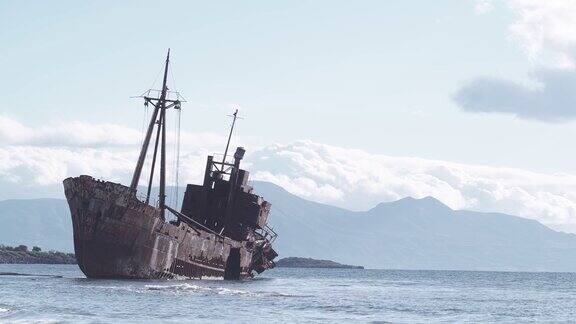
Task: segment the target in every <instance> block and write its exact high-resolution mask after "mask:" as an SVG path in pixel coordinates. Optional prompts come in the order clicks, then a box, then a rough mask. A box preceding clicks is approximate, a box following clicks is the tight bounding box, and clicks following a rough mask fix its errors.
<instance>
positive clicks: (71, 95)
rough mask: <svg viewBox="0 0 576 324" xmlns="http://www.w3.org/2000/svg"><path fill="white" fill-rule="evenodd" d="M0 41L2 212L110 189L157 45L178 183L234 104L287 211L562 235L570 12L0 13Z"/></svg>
mask: <svg viewBox="0 0 576 324" xmlns="http://www.w3.org/2000/svg"><path fill="white" fill-rule="evenodd" d="M0 44H1V45H0V71H2V77H0V89H2V90H3V91H2V93H3V96H2V99H3V100H2V103H3V104H2V105H0V165H1V166H0V189H2V190H1V191H2V193H1V194H0V199H7V198H22V197H36V196H45V195H58V194H60V193H58V194H55V193H53V191H52V189H49V188H53V187H55V186H57V187H59V186H60V182H61V180H62V179H63V178H64V177H67V176H74V175H77V174H79V173H87V174H92V175H95V176H98V177H102V178H105V179H110V180H114V181H123V182H124V181H126V179H128V178H129V175H130V173H131V170H132V168H133V166H134V161H135V154H136V152H137V149H138V145H139V143H140V140H141V135H142V127H143V121H144V119H145V117H146V110H145V109H144V107H143V105H142V102H141V100H139V99H136V98H131V97H132V96H137V95H139V94H141V93H142V92H143V91H145V90H147V89H149V88H150V87H151V86H154V87H158V86H159V84H158V83H159V73H160V71H161V69H162V64H163V60H164V57H165V55H166V51H167V49H168V48H171V76H170V78H169V87H170V88H171V89H172V90H177V91H180V92H181V93H182V94H183V95H184V97H185V98H186V99H187V102H186V103H185V104H184V105H183V110H182V131H183V139H184V143H183V162H182V163H183V165H182V168H183V170H184V171H183V172H182V177H183V178H184V179H183V180H185V181H197V180H198V178H199V177H200V176H201V174H202V168H203V163H204V162H203V161H204V159H205V155H206V154H208V153H211V152H216V151H222V150H223V145H224V140H225V136H226V131H227V128H228V127H229V122H230V121H229V118H228V117H227V116H226V115H228V114H230V113H231V112H232V111H233V109H235V108H236V107H239V108H240V114H241V115H242V116H243V117H244V119H242V120H240V121H239V123H238V127H237V130H236V133H235V136H234V144H238V145H240V144H241V145H244V146H246V148H247V149H248V152H249V156H248V157H247V161H246V162H247V165H249V166H251V168H252V169H251V171H252V172H253V174H254V175H255V176H256V178H258V179H261V180H268V181H272V182H275V183H278V184H280V185H282V186H284V187H285V188H287V189H288V190H289V191H291V192H293V193H296V194H298V195H300V196H303V197H305V198H309V199H313V200H316V201H321V202H326V203H331V204H335V205H339V206H342V207H345V208H350V209H357V210H360V209H367V208H370V207H372V206H374V205H375V204H377V203H378V202H381V201H390V200H394V199H399V198H402V197H403V196H408V195H411V196H416V197H422V196H426V195H432V196H435V197H436V198H438V199H440V200H442V201H443V202H444V203H446V204H448V205H449V206H450V207H452V208H466V209H474V210H482V211H498V212H507V213H512V214H516V215H520V216H524V217H529V218H533V219H537V220H540V221H542V222H543V223H545V224H546V225H549V226H552V227H554V228H557V229H562V230H567V231H576V176H575V174H576V164H575V163H573V162H574V161H576V151H575V150H571V148H572V145H571V144H572V141H573V139H574V138H576V136H575V135H576V125H575V121H574V119H576V108H574V107H575V104H576V97H575V96H576V91H574V90H576V77H575V76H574V72H575V71H574V69H575V67H576V63H575V62H576V2H574V1H568V0H546V1H541V0H501V1H496V0H495V1H489V0H437V1H423V0H421V1H414V0H403V1H242V2H239V1H210V2H207V1H162V2H160V1H138V2H136V1H98V2H78V1H59V2H58V3H46V2H23V1H3V2H1V3H0ZM155 80H156V81H155ZM171 122H173V120H172V121H171ZM250 154H251V155H250ZM312 161H313V163H312ZM43 188H45V189H46V190H43Z"/></svg>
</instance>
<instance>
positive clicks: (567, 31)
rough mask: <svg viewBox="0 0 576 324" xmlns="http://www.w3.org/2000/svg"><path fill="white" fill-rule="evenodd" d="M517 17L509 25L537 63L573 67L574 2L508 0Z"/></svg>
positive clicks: (575, 47) (575, 49)
mask: <svg viewBox="0 0 576 324" xmlns="http://www.w3.org/2000/svg"><path fill="white" fill-rule="evenodd" d="M509 3H510V7H511V8H512V10H513V11H514V12H515V13H516V15H517V20H516V21H515V22H514V23H513V24H512V25H511V26H510V34H511V37H512V38H513V39H514V40H516V41H518V42H519V43H520V44H521V46H522V48H523V49H524V50H525V51H526V53H527V54H528V55H529V57H530V58H531V59H532V60H533V61H534V62H535V63H537V64H538V65H543V66H547V67H552V68H561V69H566V68H568V69H574V67H575V66H576V65H575V63H576V61H575V58H576V56H575V55H576V1H573V0H509Z"/></svg>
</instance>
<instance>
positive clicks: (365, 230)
mask: <svg viewBox="0 0 576 324" xmlns="http://www.w3.org/2000/svg"><path fill="white" fill-rule="evenodd" d="M253 185H254V187H255V190H256V192H257V193H258V194H260V195H262V196H264V197H265V198H266V199H267V200H268V201H270V202H271V203H272V211H271V215H270V218H269V225H270V226H271V227H273V228H274V229H275V231H276V232H278V234H279V237H278V239H277V241H276V242H275V248H276V250H277V251H278V252H279V253H280V256H281V257H288V256H298V257H311V258H317V259H330V260H335V261H338V262H342V263H347V264H354V265H362V266H365V267H367V268H386V269H430V270H499V271H576V235H575V234H569V233H563V232H558V231H554V230H552V229H550V228H548V227H546V226H544V225H542V224H541V223H539V222H537V221H534V220H529V219H526V218H521V217H517V216H511V215H506V214H501V213H481V212H474V211H464V210H452V209H450V208H449V207H447V206H446V205H444V204H442V203H441V202H440V201H438V200H436V199H434V198H432V197H427V198H423V199H414V198H404V199H401V200H398V201H394V202H388V203H381V204H378V205H377V206H375V207H374V208H372V209H370V210H367V211H361V212H357V211H349V210H346V209H342V208H338V207H334V206H330V205H326V204H321V203H317V202H313V201H309V200H306V199H302V198H300V197H297V196H295V195H293V194H290V193H289V192H287V191H286V190H284V189H283V188H281V187H279V186H277V185H274V184H272V183H267V182H254V183H253ZM183 192H184V191H183V189H181V190H180V193H183ZM168 201H170V199H168ZM0 244H8V245H18V244H26V245H29V246H32V245H38V246H40V247H42V248H43V249H44V250H47V249H56V250H61V251H73V243H72V228H71V221H70V213H69V210H68V206H67V203H66V201H65V200H64V199H13V200H5V201H0Z"/></svg>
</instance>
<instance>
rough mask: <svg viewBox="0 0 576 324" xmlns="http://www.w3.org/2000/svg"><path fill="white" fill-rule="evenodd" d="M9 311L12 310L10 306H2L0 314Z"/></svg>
mask: <svg viewBox="0 0 576 324" xmlns="http://www.w3.org/2000/svg"><path fill="white" fill-rule="evenodd" d="M9 311H10V309H8V308H3V307H0V314H2V313H8V312H9Z"/></svg>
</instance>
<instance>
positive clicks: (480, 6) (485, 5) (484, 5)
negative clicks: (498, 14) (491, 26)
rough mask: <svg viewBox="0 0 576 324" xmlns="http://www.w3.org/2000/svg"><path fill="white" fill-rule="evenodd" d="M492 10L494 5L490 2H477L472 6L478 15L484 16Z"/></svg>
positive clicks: (488, 0) (484, 0)
mask: <svg viewBox="0 0 576 324" xmlns="http://www.w3.org/2000/svg"><path fill="white" fill-rule="evenodd" d="M492 10H494V4H493V3H492V1H490V0H478V1H476V4H475V5H474V12H475V13H477V14H479V15H484V14H486V13H489V12H490V11H492Z"/></svg>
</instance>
